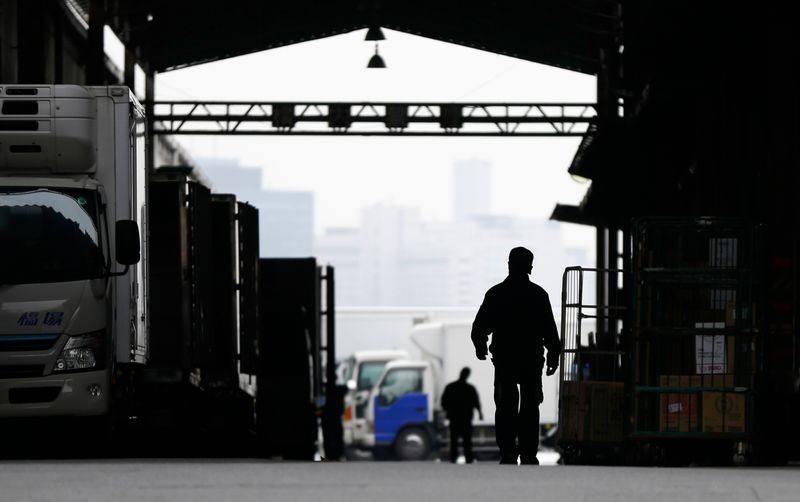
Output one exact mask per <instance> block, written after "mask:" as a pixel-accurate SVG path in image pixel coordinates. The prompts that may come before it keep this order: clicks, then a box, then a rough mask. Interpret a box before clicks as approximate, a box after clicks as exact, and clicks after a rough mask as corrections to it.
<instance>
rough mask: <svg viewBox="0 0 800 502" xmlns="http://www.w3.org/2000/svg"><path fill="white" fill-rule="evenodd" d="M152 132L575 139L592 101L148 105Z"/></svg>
mask: <svg viewBox="0 0 800 502" xmlns="http://www.w3.org/2000/svg"><path fill="white" fill-rule="evenodd" d="M154 105H155V113H154V115H153V118H154V120H155V127H154V131H153V132H154V133H155V134H184V135H222V134H224V135H350V136H583V135H584V134H585V133H586V131H587V130H588V128H589V124H590V123H591V122H592V121H593V120H594V117H595V115H596V114H597V112H596V107H595V104H594V103H323V102H309V103H296V102H242V101H156V102H155V103H154Z"/></svg>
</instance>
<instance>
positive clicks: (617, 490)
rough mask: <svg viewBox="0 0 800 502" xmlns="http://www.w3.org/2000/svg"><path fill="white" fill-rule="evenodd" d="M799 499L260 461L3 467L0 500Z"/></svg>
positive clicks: (515, 475) (440, 468)
mask: <svg viewBox="0 0 800 502" xmlns="http://www.w3.org/2000/svg"><path fill="white" fill-rule="evenodd" d="M89 500H96V501H122V502H124V501H144V500H146V501H165V502H166V501H169V502H179V501H187V502H205V501H208V502H217V501H226V500H230V501H259V502H264V501H280V502H295V501H297V502H303V501H308V502H312V501H313V502H338V501H342V502H345V501H346V502H359V501H370V502H373V501H403V502H409V501H410V502H420V501H436V502H445V501H463V500H475V501H488V502H501V501H502V502H505V501H517V500H519V501H539V500H541V501H545V500H546V501H548V502H550V501H565V502H567V501H568V502H579V501H584V500H585V501H592V502H602V501H613V502H619V501H626V500H630V501H646V502H662V501H663V502H693V501H697V502H714V501H719V502H738V501H756V502H761V501H763V502H767V501H792V502H797V501H798V500H800V469H798V468H779V469H751V468H729V469H712V468H693V469H689V468H683V469H672V468H630V467H583V466H580V467H578V466H575V467H573V466H569V467H565V466H538V467H531V466H501V465H496V464H494V463H492V464H489V463H477V464H472V465H452V464H449V463H440V462H343V463H333V462H314V463H286V462H270V461H259V460H250V459H247V460H210V459H209V460H197V459H191V460H185V459H174V460H157V459H153V460H148V459H145V460H142V459H135V460H89V461H80V460H65V461H41V460H36V461H0V502H27V501H31V502H33V501H35V502H49V501H53V502H55V501H58V502H71V501H76V502H77V501H89Z"/></svg>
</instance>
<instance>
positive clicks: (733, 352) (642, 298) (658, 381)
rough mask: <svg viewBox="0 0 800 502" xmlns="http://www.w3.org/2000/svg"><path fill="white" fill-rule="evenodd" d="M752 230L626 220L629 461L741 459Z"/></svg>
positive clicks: (753, 309) (722, 223) (747, 422)
mask: <svg viewBox="0 0 800 502" xmlns="http://www.w3.org/2000/svg"><path fill="white" fill-rule="evenodd" d="M757 231H758V230H757V227H756V226H754V225H753V224H751V223H748V222H744V221H741V220H731V219H718V218H699V219H665V218H660V219H655V218H648V219H641V220H637V221H636V222H634V225H633V242H634V253H633V254H634V256H633V279H634V287H633V298H632V300H633V305H632V306H633V308H632V314H633V317H632V321H633V322H632V335H633V340H632V342H633V345H632V352H631V368H630V369H631V377H632V382H631V387H632V395H631V399H630V402H629V408H628V410H627V412H628V414H629V416H630V417H631V419H632V421H631V430H630V439H631V440H632V441H633V442H632V445H633V447H634V452H635V453H636V454H637V461H638V462H639V463H669V464H672V463H675V464H679V463H686V462H689V461H693V460H694V461H704V460H706V461H712V462H715V463H717V462H719V461H723V459H725V458H728V459H732V458H733V457H734V456H735V455H740V456H744V455H747V454H748V452H749V449H750V447H751V444H752V437H753V435H752V433H753V430H754V426H755V424H754V413H753V409H754V403H755V400H756V399H757V396H756V395H755V393H754V392H753V386H754V377H755V374H756V371H757V366H758V360H757V355H758V353H759V350H758V346H759V336H758V335H759V329H758V324H757V312H758V310H757V301H756V300H757V298H758V294H757V288H758V280H757V278H758V274H757V273H756V272H757V270H756V269H755V268H754V264H755V263H758V260H757V259H756V258H757V257H756V253H757V246H756V244H757V239H756V234H757Z"/></svg>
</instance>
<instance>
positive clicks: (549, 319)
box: [543, 296, 561, 375]
mask: <svg viewBox="0 0 800 502" xmlns="http://www.w3.org/2000/svg"><path fill="white" fill-rule="evenodd" d="M544 301H545V304H546V307H547V308H546V309H545V312H543V315H544V326H543V328H544V333H543V335H544V346H545V348H546V349H547V375H552V374H554V373H555V372H556V369H558V359H559V355H560V354H561V340H560V339H559V338H558V328H556V320H555V318H553V308H552V307H551V306H550V297H549V296H545V300H544Z"/></svg>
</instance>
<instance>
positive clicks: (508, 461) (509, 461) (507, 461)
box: [500, 457, 517, 465]
mask: <svg viewBox="0 0 800 502" xmlns="http://www.w3.org/2000/svg"><path fill="white" fill-rule="evenodd" d="M500 463H501V464H503V465H517V457H503V458H501V459H500Z"/></svg>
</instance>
